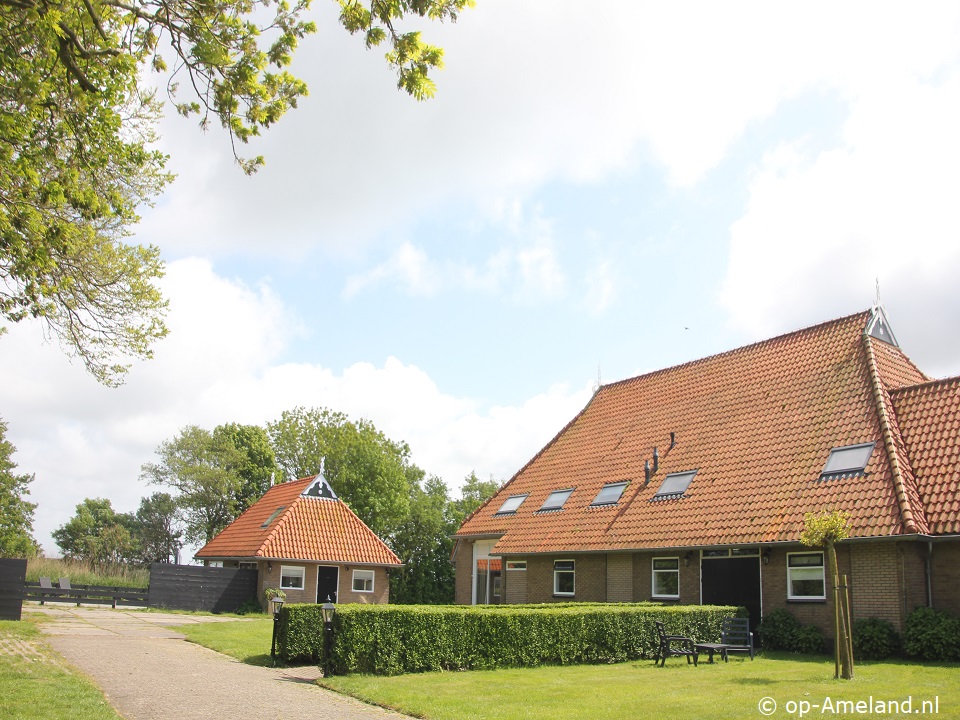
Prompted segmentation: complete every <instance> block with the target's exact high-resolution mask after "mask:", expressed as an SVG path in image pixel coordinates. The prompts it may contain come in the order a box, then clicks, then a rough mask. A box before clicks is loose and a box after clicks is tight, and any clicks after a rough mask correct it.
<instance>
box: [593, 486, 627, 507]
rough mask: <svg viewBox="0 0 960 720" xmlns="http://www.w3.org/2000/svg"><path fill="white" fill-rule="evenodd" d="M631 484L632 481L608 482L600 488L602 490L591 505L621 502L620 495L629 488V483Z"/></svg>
mask: <svg viewBox="0 0 960 720" xmlns="http://www.w3.org/2000/svg"><path fill="white" fill-rule="evenodd" d="M629 484H630V483H626V482H617V483H607V484H606V485H604V486H603V487H602V488H600V492H598V493H597V496H596V497H595V498H594V499H593V502H592V503H590V506H591V507H593V506H595V505H616V504H617V503H618V502H620V496H621V495H623V491H624V490H626V489H627V485H629Z"/></svg>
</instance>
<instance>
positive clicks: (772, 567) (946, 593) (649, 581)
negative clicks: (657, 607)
mask: <svg viewBox="0 0 960 720" xmlns="http://www.w3.org/2000/svg"><path fill="white" fill-rule="evenodd" d="M459 542H460V545H459V548H458V550H457V554H456V556H455V558H454V562H455V564H456V602H457V603H458V604H469V603H470V600H471V595H470V582H471V581H470V578H471V563H472V559H473V546H472V543H471V542H469V541H467V540H460V541H459ZM811 551H813V550H812V549H811V548H807V547H804V546H802V545H799V544H797V545H777V546H769V547H765V548H764V550H763V555H764V557H765V561H764V562H762V563H761V566H760V583H761V604H762V614H764V615H766V614H769V613H771V612H773V611H774V610H778V609H786V610H788V611H789V612H790V613H791V614H793V615H794V617H796V618H797V620H799V621H800V622H801V623H803V624H805V625H816V626H817V627H819V628H820V629H821V630H822V631H823V634H824V636H825V637H826V638H828V639H830V640H832V638H833V635H834V610H833V605H834V598H833V589H832V588H833V586H832V581H831V578H830V569H829V567H828V563H829V561H828V559H827V554H826V553H824V563H825V569H824V576H825V585H826V587H825V594H826V598H825V599H823V600H790V599H788V597H787V595H788V593H787V556H788V554H789V553H795V552H811ZM927 552H928V549H927V543H926V542H922V541H901V542H895V541H889V542H881V541H877V542H856V541H853V542H845V543H842V544H841V545H839V546H838V547H837V565H838V569H839V572H840V575H841V576H843V575H846V577H847V580H848V585H849V588H848V591H849V593H850V606H851V615H852V619H853V620H854V621H856V620H859V619H864V618H881V619H883V620H887V621H889V622H890V623H891V624H892V625H893V626H894V628H895V629H896V630H897V632H900V633H902V632H903V630H904V625H905V622H906V619H907V617H908V616H909V614H910V613H911V612H912V611H913V610H914V609H915V608H917V607H922V606H925V605H927V576H926V564H927ZM685 555H686V553H685V552H679V551H663V550H657V551H638V552H618V553H605V554H569V555H529V556H512V557H510V558H509V559H511V560H525V561H526V562H527V569H526V570H512V571H511V570H506V569H505V570H504V571H503V588H504V594H503V600H504V602H506V603H510V604H516V603H550V602H569V601H575V602H642V601H650V600H655V601H659V602H666V603H671V602H675V603H676V604H678V605H698V604H700V598H701V593H700V582H701V578H700V562H699V551H691V562H690V563H689V564H685V563H684V556H685ZM673 557H675V558H677V560H678V567H679V581H680V597H679V599H677V600H675V601H673V600H668V599H664V598H654V597H653V559H654V558H673ZM507 559H508V558H504V568H505V567H506V560H507ZM556 560H573V561H574V562H575V568H576V570H575V572H576V584H575V593H574V595H573V596H572V597H570V596H556V595H554V594H553V571H554V561H556ZM930 567H931V582H930V584H931V588H932V595H933V606H934V607H936V608H937V609H940V610H944V611H946V612H949V613H952V614H954V615H960V543H952V542H951V543H935V544H934V545H933V555H932V556H931V558H930Z"/></svg>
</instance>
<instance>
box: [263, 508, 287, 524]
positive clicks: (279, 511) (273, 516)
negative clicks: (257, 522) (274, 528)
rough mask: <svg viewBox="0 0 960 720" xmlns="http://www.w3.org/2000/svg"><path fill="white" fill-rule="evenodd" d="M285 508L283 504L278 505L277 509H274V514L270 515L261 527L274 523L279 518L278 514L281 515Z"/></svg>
mask: <svg viewBox="0 0 960 720" xmlns="http://www.w3.org/2000/svg"><path fill="white" fill-rule="evenodd" d="M283 508H284V506H283V505H281V506H280V507H278V508H277V509H276V510H274V511H273V514H272V515H271V516H270V517H268V518H267V519H266V521H264V523H263V525H261V526H260V527H261V528H265V527H270V523H272V522H273V521H274V520H276V519H277V515H279V514H280V513H282V512H283Z"/></svg>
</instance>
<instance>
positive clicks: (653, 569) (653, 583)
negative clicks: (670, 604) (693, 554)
mask: <svg viewBox="0 0 960 720" xmlns="http://www.w3.org/2000/svg"><path fill="white" fill-rule="evenodd" d="M658 561H660V562H663V561H669V562H672V563H676V567H675V568H658V567H657V562H658ZM664 573H670V574H671V575H676V577H677V594H676V595H667V594H664V593H658V592H657V575H660V574H664ZM650 595H651V597H655V598H670V599H673V600H678V599H679V598H680V558H679V557H676V556H673V557H655V558H653V559H652V560H651V561H650Z"/></svg>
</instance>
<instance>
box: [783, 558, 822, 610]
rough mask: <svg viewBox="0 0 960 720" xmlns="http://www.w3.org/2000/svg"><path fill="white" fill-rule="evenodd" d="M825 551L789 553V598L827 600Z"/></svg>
mask: <svg viewBox="0 0 960 720" xmlns="http://www.w3.org/2000/svg"><path fill="white" fill-rule="evenodd" d="M826 597H827V594H826V583H825V582H824V575H823V553H822V552H812V553H788V554H787V599H788V600H825V599H826Z"/></svg>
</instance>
